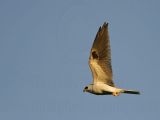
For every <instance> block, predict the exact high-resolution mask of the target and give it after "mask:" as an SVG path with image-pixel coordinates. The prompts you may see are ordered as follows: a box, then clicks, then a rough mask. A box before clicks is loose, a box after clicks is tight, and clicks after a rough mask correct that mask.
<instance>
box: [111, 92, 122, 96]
mask: <svg viewBox="0 0 160 120" xmlns="http://www.w3.org/2000/svg"><path fill="white" fill-rule="evenodd" d="M119 94H120V93H119V92H113V93H112V95H113V96H119Z"/></svg>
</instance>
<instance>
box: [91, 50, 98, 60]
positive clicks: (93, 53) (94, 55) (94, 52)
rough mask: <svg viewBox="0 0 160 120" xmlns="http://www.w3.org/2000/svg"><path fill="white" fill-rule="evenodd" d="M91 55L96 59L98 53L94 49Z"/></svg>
mask: <svg viewBox="0 0 160 120" xmlns="http://www.w3.org/2000/svg"><path fill="white" fill-rule="evenodd" d="M92 57H93V59H98V54H97V53H96V51H93V52H92Z"/></svg>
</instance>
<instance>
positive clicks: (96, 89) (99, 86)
mask: <svg viewBox="0 0 160 120" xmlns="http://www.w3.org/2000/svg"><path fill="white" fill-rule="evenodd" d="M121 90H122V89H119V88H115V87H112V86H109V85H107V84H104V83H101V82H100V83H98V82H97V83H94V84H93V88H92V92H93V93H97V94H102V93H103V92H104V91H105V92H111V93H113V92H121Z"/></svg>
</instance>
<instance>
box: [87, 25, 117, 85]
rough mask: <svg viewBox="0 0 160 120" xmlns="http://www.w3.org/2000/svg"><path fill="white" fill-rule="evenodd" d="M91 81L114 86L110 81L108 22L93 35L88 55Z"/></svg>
mask: <svg viewBox="0 0 160 120" xmlns="http://www.w3.org/2000/svg"><path fill="white" fill-rule="evenodd" d="M89 66H90V68H91V71H92V76H93V83H95V82H102V83H105V84H108V85H110V86H114V83H113V81H112V66H111V51H110V43H109V33H108V23H107V24H106V23H104V24H103V26H102V28H101V27H100V28H99V30H98V32H97V35H96V37H95V40H94V43H93V46H92V48H91V52H90V57H89Z"/></svg>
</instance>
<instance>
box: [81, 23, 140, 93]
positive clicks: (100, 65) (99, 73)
mask: <svg viewBox="0 0 160 120" xmlns="http://www.w3.org/2000/svg"><path fill="white" fill-rule="evenodd" d="M89 66H90V69H91V72H92V77H93V82H92V84H89V85H88V86H86V87H85V88H84V90H83V92H89V93H92V94H95V95H113V96H119V95H120V93H128V94H140V92H139V91H135V90H126V89H122V88H118V87H116V86H115V84H114V82H113V80H112V65H111V50H110V41H109V32H108V23H106V22H105V23H104V24H103V26H102V27H100V28H99V30H98V32H97V35H96V37H95V40H94V42H93V45H92V48H91V51H90V57H89Z"/></svg>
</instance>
